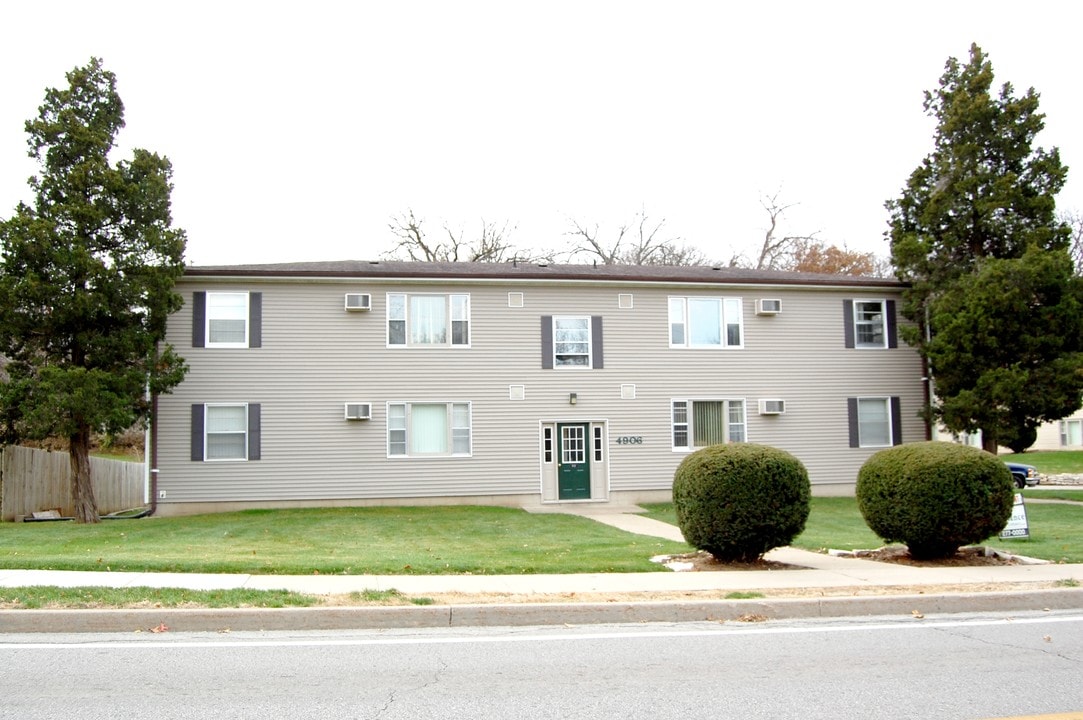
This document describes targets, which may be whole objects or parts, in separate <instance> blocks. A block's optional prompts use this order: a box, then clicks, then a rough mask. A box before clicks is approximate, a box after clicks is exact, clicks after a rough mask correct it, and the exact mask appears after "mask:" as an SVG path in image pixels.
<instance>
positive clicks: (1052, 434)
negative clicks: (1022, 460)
mask: <svg viewBox="0 0 1083 720" xmlns="http://www.w3.org/2000/svg"><path fill="white" fill-rule="evenodd" d="M1029 449H1031V450H1083V409H1080V410H1076V411H1075V412H1074V413H1072V414H1071V415H1069V416H1068V417H1066V418H1064V419H1063V420H1056V421H1054V422H1048V423H1044V424H1043V425H1039V426H1038V439H1037V440H1035V441H1034V444H1033V445H1031V446H1030V448H1029Z"/></svg>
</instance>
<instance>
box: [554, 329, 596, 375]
mask: <svg viewBox="0 0 1083 720" xmlns="http://www.w3.org/2000/svg"><path fill="white" fill-rule="evenodd" d="M553 367H590V318H589V317H563V318H562V317H555V318H553Z"/></svg>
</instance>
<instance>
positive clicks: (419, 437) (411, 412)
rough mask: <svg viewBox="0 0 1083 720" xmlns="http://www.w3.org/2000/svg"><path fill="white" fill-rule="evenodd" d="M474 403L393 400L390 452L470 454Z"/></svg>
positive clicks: (389, 416)
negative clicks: (471, 408)
mask: <svg viewBox="0 0 1083 720" xmlns="http://www.w3.org/2000/svg"><path fill="white" fill-rule="evenodd" d="M470 427H471V422H470V403H389V404H388V406H387V454H388V455H389V456H411V457H416V456H438V455H470V452H471V446H470V435H471V432H470Z"/></svg>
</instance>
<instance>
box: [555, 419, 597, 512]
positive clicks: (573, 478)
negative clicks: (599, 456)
mask: <svg viewBox="0 0 1083 720" xmlns="http://www.w3.org/2000/svg"><path fill="white" fill-rule="evenodd" d="M589 428H590V425H589V424H586V423H584V424H575V425H563V424H560V425H557V435H558V436H559V438H560V451H559V458H558V462H557V493H558V497H559V498H560V499H561V500H587V499H589V498H590V453H589V448H588V446H587V434H588V430H589Z"/></svg>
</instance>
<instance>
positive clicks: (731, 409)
mask: <svg viewBox="0 0 1083 720" xmlns="http://www.w3.org/2000/svg"><path fill="white" fill-rule="evenodd" d="M672 410H673V416H672V420H673V448H674V449H675V450H691V449H694V448H701V447H707V446H708V445H718V444H720V443H728V442H744V441H745V401H744V400H674V401H673V405H672Z"/></svg>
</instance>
